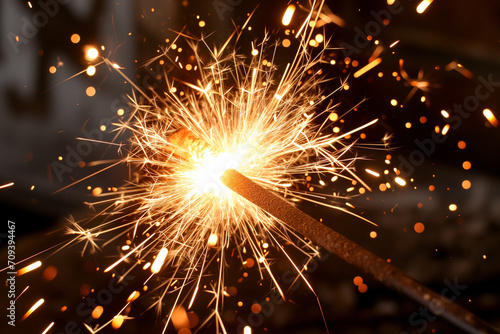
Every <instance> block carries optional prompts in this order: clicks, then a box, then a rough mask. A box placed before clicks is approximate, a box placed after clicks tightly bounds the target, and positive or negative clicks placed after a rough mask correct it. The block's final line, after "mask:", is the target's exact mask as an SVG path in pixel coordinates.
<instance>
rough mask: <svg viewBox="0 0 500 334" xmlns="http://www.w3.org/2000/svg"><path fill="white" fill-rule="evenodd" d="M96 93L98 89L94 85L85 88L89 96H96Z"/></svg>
mask: <svg viewBox="0 0 500 334" xmlns="http://www.w3.org/2000/svg"><path fill="white" fill-rule="evenodd" d="M95 93H96V90H95V88H94V87H92V86H89V87H87V89H86V90H85V94H87V96H89V97H92V96H94V95H95Z"/></svg>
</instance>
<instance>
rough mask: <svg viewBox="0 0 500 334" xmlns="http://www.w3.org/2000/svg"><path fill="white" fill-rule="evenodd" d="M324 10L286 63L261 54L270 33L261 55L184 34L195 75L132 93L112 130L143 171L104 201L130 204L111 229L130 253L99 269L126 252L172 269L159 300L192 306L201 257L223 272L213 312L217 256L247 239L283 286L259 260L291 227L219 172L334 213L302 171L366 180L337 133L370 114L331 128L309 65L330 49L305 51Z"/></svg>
mask: <svg viewBox="0 0 500 334" xmlns="http://www.w3.org/2000/svg"><path fill="white" fill-rule="evenodd" d="M320 12H321V8H317V10H315V11H311V12H310V13H309V15H308V16H307V18H306V19H305V22H304V23H303V24H302V27H303V28H301V29H300V30H299V31H298V33H297V34H296V36H297V43H298V45H299V46H298V49H297V53H296V54H295V56H294V59H293V61H291V62H290V63H288V64H286V65H278V64H275V63H274V62H273V61H269V60H265V57H266V55H268V56H271V58H272V59H274V55H276V52H277V49H274V50H268V49H267V48H268V46H266V45H267V44H268V41H267V39H264V41H262V43H261V44H260V49H259V50H257V49H255V48H254V46H253V45H252V49H253V51H252V52H251V55H248V56H245V55H242V54H237V53H236V52H230V51H227V50H228V49H229V48H230V47H228V46H227V45H229V42H230V41H229V40H228V42H227V43H226V44H225V45H224V47H223V48H222V50H218V51H217V50H212V49H210V48H208V47H207V46H206V44H205V43H204V41H203V40H201V41H195V42H193V41H189V40H188V44H190V45H191V49H190V52H191V53H192V56H193V57H191V59H196V62H197V63H196V64H195V66H194V68H195V69H197V70H198V74H197V78H196V79H195V80H193V81H192V82H191V83H189V82H184V81H179V80H176V79H172V78H169V77H168V76H167V77H166V78H165V79H166V82H167V85H168V87H167V89H166V90H165V92H161V93H158V92H151V93H149V92H143V91H140V90H139V92H140V93H141V95H142V96H143V99H142V100H140V101H139V100H138V99H135V98H134V99H131V100H132V101H133V104H134V107H135V108H134V111H133V113H132V114H131V117H130V118H129V119H128V120H127V121H125V122H123V123H120V124H117V126H118V128H119V129H120V130H124V131H125V130H126V131H131V133H132V136H131V141H130V149H129V151H128V154H127V155H126V157H125V158H124V160H125V161H126V162H127V163H128V164H130V165H132V166H134V167H133V168H135V170H137V172H138V175H139V176H138V177H137V178H136V180H134V182H131V185H130V186H127V187H124V189H123V191H120V192H118V193H119V194H120V198H119V199H113V200H110V202H111V203H112V206H111V208H112V209H111V210H116V206H119V207H123V208H124V209H123V210H124V211H125V210H127V209H128V210H131V211H133V214H132V216H133V217H134V219H133V221H132V222H130V223H125V224H122V225H121V226H119V227H118V229H123V230H124V231H125V232H124V233H126V234H127V235H128V238H129V240H128V244H129V245H131V246H130V247H127V250H128V249H129V248H131V250H130V251H128V252H127V253H126V254H125V255H124V256H122V257H121V258H120V259H119V260H118V261H116V262H115V263H114V264H112V265H111V266H109V267H108V268H107V269H106V270H105V272H107V271H109V270H111V269H112V268H114V267H116V266H117V265H120V264H121V263H122V262H123V261H124V260H128V259H129V258H135V259H136V260H138V261H136V263H144V262H145V263H146V264H145V265H144V266H143V268H145V269H149V270H151V273H152V274H151V275H155V274H165V275H166V273H165V272H163V271H164V270H166V268H169V269H168V270H171V271H172V272H173V273H174V275H173V276H171V277H179V275H180V276H181V277H183V278H182V279H177V278H176V279H175V280H174V279H173V278H172V279H171V280H165V283H164V293H162V296H165V294H166V293H167V291H168V292H170V291H175V293H176V295H177V296H178V297H176V301H175V303H177V304H181V303H183V301H184V300H185V301H186V302H187V301H189V302H188V303H186V304H188V305H187V307H188V308H189V307H191V305H192V304H193V302H194V300H195V299H196V296H197V294H198V292H199V289H200V286H201V284H200V282H201V279H202V277H203V274H204V270H206V266H207V263H210V262H212V261H213V260H215V259H216V262H218V263H219V275H218V277H219V278H218V281H217V282H216V284H214V287H215V288H214V291H213V292H214V295H215V296H216V297H215V299H214V304H215V314H217V315H218V312H219V308H220V307H221V300H220V299H221V298H222V296H223V288H224V286H223V276H224V275H223V271H224V266H225V260H224V256H225V255H224V253H225V250H226V249H227V248H228V247H229V246H230V244H231V243H232V244H233V245H235V246H238V245H244V247H237V248H236V249H237V251H238V252H242V251H246V248H247V247H248V248H249V249H250V250H251V252H252V254H253V256H254V257H255V258H256V259H258V261H257V262H258V265H259V269H260V270H261V271H265V272H268V274H269V276H270V277H271V279H272V280H273V281H274V283H275V284H276V286H277V289H278V290H279V291H280V292H281V289H280V288H279V285H278V282H277V281H276V280H275V279H274V276H273V274H272V272H271V267H270V264H269V261H268V260H267V259H266V256H267V254H268V252H269V250H268V246H269V245H268V242H270V243H271V244H275V243H277V242H278V240H279V239H282V240H283V239H284V240H289V238H290V235H293V231H289V230H287V228H286V226H285V225H284V224H282V223H280V222H279V221H276V219H274V218H273V217H272V216H270V215H269V214H268V213H266V212H264V211H263V210H261V209H260V208H258V207H256V206H255V205H253V204H251V203H250V202H248V201H246V200H245V199H243V198H242V197H240V196H239V195H237V194H235V193H233V192H231V191H230V190H229V189H227V188H225V187H224V186H223V185H222V183H221V182H220V176H221V175H222V173H223V172H224V171H225V170H226V169H227V168H234V169H237V170H238V171H239V172H241V173H242V174H244V175H245V176H247V177H249V178H251V179H252V180H253V181H254V182H256V183H258V184H260V185H261V186H263V187H264V188H266V189H268V190H272V191H275V192H277V193H280V194H282V195H283V196H285V197H286V198H288V199H290V200H291V201H302V200H307V201H311V202H314V203H320V204H323V205H326V206H329V207H332V208H337V209H340V210H344V209H342V208H340V207H337V206H335V205H334V202H333V201H334V200H335V199H336V197H335V196H333V195H331V194H321V193H318V192H315V193H312V192H308V191H307V190H310V189H301V185H303V184H305V183H306V182H305V181H304V180H305V178H306V177H307V176H308V175H312V174H314V175H315V178H318V179H319V180H318V181H317V182H318V183H319V184H321V185H325V181H324V180H326V181H327V182H328V180H330V179H332V178H338V177H343V178H346V179H350V180H353V181H356V182H360V183H361V184H364V183H363V182H362V181H361V180H360V179H359V178H358V177H357V176H356V175H355V174H354V172H353V171H352V163H353V161H354V159H353V158H352V157H349V154H348V152H349V150H350V149H351V147H352V144H350V145H346V144H343V143H342V142H341V140H340V139H341V138H344V137H345V136H348V135H349V134H351V133H353V132H355V131H358V130H360V129H361V128H364V127H367V126H369V125H371V124H373V123H374V122H375V121H376V120H375V121H372V122H370V123H368V124H365V125H363V126H361V127H360V128H357V129H352V131H349V132H347V133H343V134H338V135H334V133H332V129H331V123H332V120H331V117H328V116H330V114H331V113H332V112H333V110H334V108H335V107H336V106H335V104H334V103H333V102H332V99H331V96H332V95H333V94H334V93H335V91H332V92H328V93H322V92H321V91H320V90H319V89H318V85H319V84H320V83H322V81H323V80H324V78H323V77H322V76H321V75H320V72H321V71H320V70H318V69H317V67H318V65H319V64H320V63H321V62H324V59H323V57H324V51H325V50H326V49H324V50H323V51H317V52H316V54H315V55H314V57H313V56H312V55H311V53H310V52H309V51H308V50H307V48H308V44H309V43H308V41H309V40H310V39H311V36H312V34H313V30H314V28H310V27H311V26H314V24H313V25H310V24H309V23H310V22H314V20H317V19H318V18H317V17H316V18H315V17H314V15H319V13H320ZM314 13H316V14H314ZM313 14H314V15H313ZM308 27H309V28H308ZM243 28H244V27H243ZM201 50H204V51H206V52H205V54H202V53H203V52H202V51H201ZM254 51H257V52H254ZM167 52H168V51H167ZM268 53H270V54H268ZM117 71H119V69H117ZM119 72H120V71H119ZM193 82H196V83H193ZM136 88H137V87H136ZM339 89H340V88H339ZM151 94H152V95H153V96H152V97H151ZM364 185H365V184H364ZM365 186H366V188H368V189H369V187H368V186H367V185H365ZM302 188H303V187H302ZM105 226H108V225H105ZM100 228H101V229H100V230H99V232H98V233H99V234H106V233H108V232H110V233H114V234H116V233H117V231H116V230H117V228H116V227H111V228H109V229H107V230H106V227H105V228H102V226H101V227H100ZM302 242H303V243H304V247H303V248H302V249H301V250H302V251H303V252H304V253H305V254H307V255H308V256H311V257H312V256H314V255H317V249H316V248H314V247H313V246H311V245H309V244H308V243H306V242H304V241H302ZM243 249H245V250H243ZM242 261H243V260H242ZM151 262H152V264H151ZM171 281H175V282H178V284H174V283H172V282H171ZM160 304H161V298H160V300H159V302H158V305H160ZM175 309H176V308H175V307H172V309H171V312H170V314H169V317H168V319H169V321H170V319H171V318H172V315H173V312H174V310H175ZM216 319H220V317H218V316H217V317H216ZM169 321H167V324H168V322H169ZM217 323H219V321H218V322H217ZM174 325H175V324H174ZM220 325H222V323H220ZM222 326H223V325H222Z"/></svg>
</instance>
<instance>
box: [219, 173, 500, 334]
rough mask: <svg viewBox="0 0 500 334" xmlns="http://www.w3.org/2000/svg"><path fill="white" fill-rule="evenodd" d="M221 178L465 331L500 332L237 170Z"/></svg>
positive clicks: (309, 236) (254, 202) (311, 238)
mask: <svg viewBox="0 0 500 334" xmlns="http://www.w3.org/2000/svg"><path fill="white" fill-rule="evenodd" d="M221 181H222V183H223V184H224V185H225V186H226V187H228V188H229V189H231V190H232V191H234V192H235V193H237V194H239V195H240V196H242V197H244V198H246V199H247V200H248V201H250V202H252V203H253V204H255V205H257V206H258V207H260V208H261V209H262V210H264V211H266V212H267V213H269V214H271V215H272V216H274V217H275V218H277V219H279V220H281V221H283V222H284V223H286V224H287V225H288V226H290V227H292V228H293V229H295V230H296V231H297V232H299V233H301V234H302V235H304V236H306V237H307V238H309V239H310V240H311V241H313V242H314V243H316V244H317V245H320V246H322V247H323V248H325V249H326V250H328V251H329V252H332V253H334V254H335V255H337V256H338V257H340V258H342V259H343V260H345V261H347V262H348V263H350V264H351V265H354V266H355V267H358V268H359V269H361V270H363V271H364V272H365V273H368V274H370V275H372V276H373V277H375V278H376V279H377V280H378V281H379V282H381V283H383V284H384V285H386V286H387V287H389V288H391V289H393V290H396V291H398V292H399V293H401V294H403V295H406V296H407V297H409V298H411V299H412V300H414V301H415V302H417V303H419V304H421V305H423V306H425V307H427V308H428V309H429V310H431V312H433V313H434V314H435V315H438V316H440V317H442V318H444V319H446V320H447V321H449V322H450V323H451V324H453V325H454V326H456V327H457V328H459V329H461V330H463V331H465V332H467V333H500V330H498V329H497V328H494V327H493V326H491V325H490V324H488V323H487V322H485V321H483V320H482V319H480V318H479V317H477V316H476V315H474V314H473V313H471V312H469V311H467V310H465V309H464V308H462V307H461V306H459V305H458V304H455V303H453V302H452V301H451V300H449V299H448V298H446V297H444V296H442V295H439V294H438V293H436V292H434V291H432V290H431V289H429V288H427V287H426V286H424V285H422V284H420V283H418V282H417V281H415V280H414V279H413V278H411V277H409V276H408V275H406V274H405V273H404V272H403V271H401V270H400V269H398V268H396V267H394V266H392V265H391V264H389V263H388V262H387V261H385V260H383V259H382V258H380V257H378V256H377V255H375V254H373V253H371V252H370V251H368V250H366V249H365V248H363V247H361V246H359V245H358V244H356V243H355V242H353V241H351V240H349V239H347V238H346V237H344V236H343V235H341V234H339V233H337V232H335V231H334V230H332V229H330V228H329V227H327V226H325V225H323V224H322V223H320V222H319V221H317V220H316V219H314V218H313V217H311V216H309V215H307V214H306V213H304V212H302V211H301V210H299V209H297V208H296V207H295V206H293V205H291V204H290V203H288V202H287V201H285V200H284V199H282V198H280V197H278V196H276V195H274V194H273V193H271V192H269V191H267V190H266V189H264V188H263V187H261V186H260V185H258V184H256V183H255V182H253V181H252V180H250V179H249V178H247V177H246V176H244V175H242V174H241V173H239V172H238V171H236V170H234V169H227V170H226V171H225V172H224V174H223V175H222V177H221Z"/></svg>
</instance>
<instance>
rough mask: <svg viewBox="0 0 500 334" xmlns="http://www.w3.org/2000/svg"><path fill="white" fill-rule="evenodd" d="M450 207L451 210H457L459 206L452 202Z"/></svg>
mask: <svg viewBox="0 0 500 334" xmlns="http://www.w3.org/2000/svg"><path fill="white" fill-rule="evenodd" d="M448 209H450V211H457V209H458V206H457V205H456V204H450V206H449V207H448Z"/></svg>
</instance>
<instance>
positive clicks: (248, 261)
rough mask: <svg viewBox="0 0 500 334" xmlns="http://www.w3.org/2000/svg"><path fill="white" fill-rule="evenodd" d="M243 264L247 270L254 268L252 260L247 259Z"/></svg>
mask: <svg viewBox="0 0 500 334" xmlns="http://www.w3.org/2000/svg"><path fill="white" fill-rule="evenodd" d="M243 264H244V265H245V267H247V268H252V267H253V266H254V264H255V261H254V259H252V258H248V259H246V260H245V262H243Z"/></svg>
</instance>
